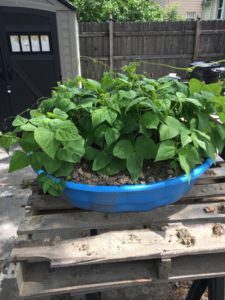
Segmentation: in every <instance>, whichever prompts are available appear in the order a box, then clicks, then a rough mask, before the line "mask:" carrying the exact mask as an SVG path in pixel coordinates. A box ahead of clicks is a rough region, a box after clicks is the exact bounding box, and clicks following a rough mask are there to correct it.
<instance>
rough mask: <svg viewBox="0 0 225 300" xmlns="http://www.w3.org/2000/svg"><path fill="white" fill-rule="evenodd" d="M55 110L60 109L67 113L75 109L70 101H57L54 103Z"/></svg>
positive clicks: (64, 99)
mask: <svg viewBox="0 0 225 300" xmlns="http://www.w3.org/2000/svg"><path fill="white" fill-rule="evenodd" d="M56 106H57V108H59V109H61V110H62V111H64V112H66V113H67V112H69V111H70V110H74V109H76V104H75V103H73V102H72V101H71V100H70V99H66V98H63V99H59V100H58V101H57V103H56Z"/></svg>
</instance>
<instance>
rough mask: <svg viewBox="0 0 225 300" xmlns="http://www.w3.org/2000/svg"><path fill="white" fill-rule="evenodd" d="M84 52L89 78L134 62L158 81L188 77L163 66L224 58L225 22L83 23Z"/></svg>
mask: <svg viewBox="0 0 225 300" xmlns="http://www.w3.org/2000/svg"><path fill="white" fill-rule="evenodd" d="M80 50H81V66H82V75H83V76H87V77H89V78H95V79H99V78H100V77H101V75H102V73H103V72H104V70H107V69H108V67H107V66H109V67H111V69H113V70H115V71H117V70H120V68H121V66H123V65H125V64H127V63H129V62H132V61H139V62H141V65H140V67H139V71H141V72H146V73H147V74H149V75H150V76H152V77H154V78H155V77H159V76H162V75H165V74H168V73H169V72H177V73H178V74H180V75H182V76H184V73H182V72H179V71H174V70H172V69H169V68H167V67H163V66H161V65H159V64H168V65H172V66H177V67H187V66H189V64H190V63H191V62H192V61H193V60H204V61H216V60H220V59H223V58H224V57H225V21H196V22H194V21H188V22H151V23H135V22H127V23H114V22H113V21H112V20H110V21H109V22H108V23H80ZM93 59H94V61H93ZM152 63H154V64H152ZM106 65H107V66H106Z"/></svg>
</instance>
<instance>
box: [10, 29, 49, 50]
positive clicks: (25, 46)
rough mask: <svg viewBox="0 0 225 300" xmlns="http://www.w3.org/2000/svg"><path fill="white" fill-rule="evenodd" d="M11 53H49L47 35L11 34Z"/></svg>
mask: <svg viewBox="0 0 225 300" xmlns="http://www.w3.org/2000/svg"><path fill="white" fill-rule="evenodd" d="M9 40H10V47H11V52H12V53H49V52H51V43H50V35H49V34H34V33H32V34H12V35H10V36H9Z"/></svg>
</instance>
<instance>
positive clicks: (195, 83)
mask: <svg viewBox="0 0 225 300" xmlns="http://www.w3.org/2000/svg"><path fill="white" fill-rule="evenodd" d="M203 85H204V84H203V83H202V82H201V81H199V80H198V79H195V78H192V79H191V80H190V81H189V88H190V91H191V93H192V94H194V93H199V92H200V91H201V90H202V87H203Z"/></svg>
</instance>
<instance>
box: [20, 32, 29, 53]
mask: <svg viewBox="0 0 225 300" xmlns="http://www.w3.org/2000/svg"><path fill="white" fill-rule="evenodd" d="M20 43H21V47H22V52H30V51H31V50H30V41H29V36H28V35H21V36H20Z"/></svg>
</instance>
